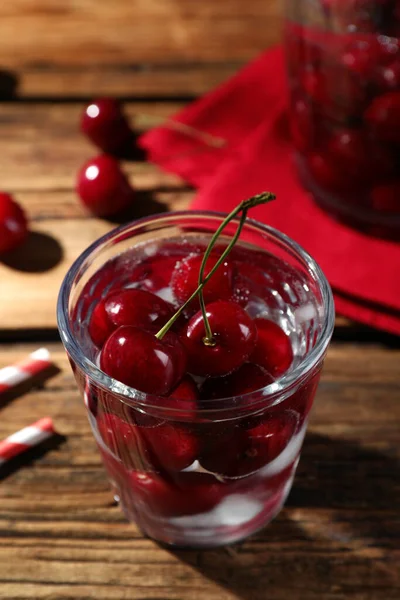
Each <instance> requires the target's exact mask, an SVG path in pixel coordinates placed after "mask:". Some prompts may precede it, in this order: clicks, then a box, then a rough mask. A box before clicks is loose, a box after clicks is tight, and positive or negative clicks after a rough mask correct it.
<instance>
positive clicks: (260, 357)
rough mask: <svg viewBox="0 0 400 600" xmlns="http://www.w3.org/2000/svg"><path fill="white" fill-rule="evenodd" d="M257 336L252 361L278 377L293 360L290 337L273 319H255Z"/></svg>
mask: <svg viewBox="0 0 400 600" xmlns="http://www.w3.org/2000/svg"><path fill="white" fill-rule="evenodd" d="M254 323H255V324H256V326H257V331H258V338H257V343H256V347H255V349H254V352H253V353H252V355H251V357H250V358H251V360H252V362H254V363H256V364H257V365H260V366H261V367H263V368H264V369H266V370H267V371H268V372H269V373H270V374H271V375H272V376H273V377H280V376H281V375H283V373H285V372H286V371H287V370H288V369H289V367H290V365H291V364H292V362H293V348H292V344H291V342H290V338H289V336H288V335H286V333H285V332H284V331H283V329H281V328H280V327H279V325H277V324H276V323H274V322H273V321H269V320H268V319H255V321H254Z"/></svg>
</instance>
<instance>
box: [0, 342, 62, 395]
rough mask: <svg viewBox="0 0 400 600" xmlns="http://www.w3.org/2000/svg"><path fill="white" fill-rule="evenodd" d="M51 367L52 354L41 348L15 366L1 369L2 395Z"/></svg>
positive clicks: (0, 383) (0, 387) (0, 389)
mask: <svg viewBox="0 0 400 600" xmlns="http://www.w3.org/2000/svg"><path fill="white" fill-rule="evenodd" d="M51 365H52V362H51V360H50V352H49V351H48V350H47V348H39V350H36V351H35V352H32V353H31V354H29V355H28V356H27V357H26V358H24V359H23V360H21V361H19V362H17V363H15V364H14V365H10V366H9V367H4V368H3V369H0V393H1V392H6V391H7V390H10V389H11V388H13V387H15V386H16V385H18V384H19V383H22V382H24V381H26V380H28V379H30V378H31V377H32V376H34V375H38V374H39V373H40V372H41V371H45V370H46V369H47V368H48V367H50V366H51Z"/></svg>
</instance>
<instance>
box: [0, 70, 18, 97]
mask: <svg viewBox="0 0 400 600" xmlns="http://www.w3.org/2000/svg"><path fill="white" fill-rule="evenodd" d="M17 88H18V78H17V76H16V75H14V73H13V72H12V71H6V70H5V69H0V99H1V100H12V99H13V98H15V96H16V94H17Z"/></svg>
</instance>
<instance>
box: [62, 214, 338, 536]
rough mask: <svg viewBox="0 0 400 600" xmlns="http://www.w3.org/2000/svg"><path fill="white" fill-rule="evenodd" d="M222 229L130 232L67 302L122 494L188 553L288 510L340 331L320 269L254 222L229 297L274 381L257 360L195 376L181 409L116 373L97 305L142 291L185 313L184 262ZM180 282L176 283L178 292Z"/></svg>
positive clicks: (93, 261) (164, 218)
mask: <svg viewBox="0 0 400 600" xmlns="http://www.w3.org/2000/svg"><path fill="white" fill-rule="evenodd" d="M223 218H224V215H220V214H218V213H206V212H181V213H170V214H168V215H159V216H155V217H151V218H148V219H142V220H140V221H137V222H135V223H132V224H130V225H127V226H124V227H121V228H118V229H116V230H114V231H113V232H111V233H109V234H108V235H106V236H104V237H103V238H101V239H100V240H98V241H97V242H96V243H95V244H93V245H92V246H91V247H90V248H88V250H86V252H84V253H83V254H82V255H81V256H80V257H79V258H78V260H77V261H76V262H75V263H74V265H73V266H72V267H71V269H70V271H69V272H68V274H67V276H66V278H65V280H64V283H63V285H62V288H61V291H60V296H59V303H58V322H59V329H60V334H61V338H62V341H63V343H64V346H65V348H66V351H67V354H68V356H69V359H70V362H71V365H72V369H73V372H74V375H75V378H76V380H77V383H78V387H79V389H80V391H81V393H82V396H83V399H84V403H85V406H86V409H87V412H88V417H89V421H90V424H91V427H92V430H93V434H94V437H95V439H96V442H97V444H98V447H99V450H100V453H101V456H102V459H103V462H104V466H105V468H106V470H107V473H108V476H109V479H110V481H111V484H112V486H113V488H114V491H115V497H116V498H117V499H118V501H119V502H120V505H121V508H122V510H123V511H124V513H125V515H126V517H127V518H128V519H129V520H130V521H134V522H135V523H136V524H137V525H138V526H139V527H140V528H141V530H142V531H143V532H144V533H145V534H146V535H148V536H150V537H152V538H154V539H156V540H158V541H161V542H164V543H167V544H171V545H176V546H184V547H210V546H218V545H222V544H227V543H232V542H234V541H237V540H240V539H242V538H244V537H246V536H248V535H250V534H252V533H253V532H255V531H256V530H258V529H259V528H261V527H263V526H264V525H266V524H267V523H268V522H269V521H270V520H271V519H272V518H273V517H274V516H275V515H276V514H277V513H278V512H279V511H280V509H281V507H282V505H283V503H284V501H285V499H286V497H287V495H288V493H289V491H290V489H291V485H292V481H293V477H294V474H295V470H296V467H297V463H298V460H299V457H300V450H301V446H302V442H303V438H304V435H305V432H306V427H307V423H308V417H309V412H310V409H311V406H312V403H313V399H314V395H315V392H316V389H317V385H318V381H319V377H320V373H321V369H322V364H323V360H324V357H325V353H326V349H327V345H328V343H329V340H330V337H331V335H332V330H333V324H334V308H333V300H332V294H331V290H330V287H329V285H328V283H327V281H326V279H325V277H324V275H323V273H322V272H321V270H320V268H319V267H318V265H317V264H316V263H315V262H314V261H313V259H312V258H311V257H310V256H309V255H307V253H306V252H304V251H303V250H302V249H301V248H300V247H299V246H298V245H297V244H296V243H294V242H293V241H291V240H290V239H289V238H287V237H286V236H285V235H283V234H281V233H279V232H277V231H276V230H274V229H272V228H270V227H267V226H265V225H262V224H260V223H257V222H255V221H252V220H248V221H247V223H246V225H245V227H244V229H243V232H242V235H241V238H240V242H239V243H238V244H237V245H236V246H235V248H234V249H233V251H232V253H231V255H230V265H231V267H230V269H229V273H228V274H225V275H224V274H223V273H222V274H220V279H221V281H222V283H221V286H222V287H221V289H224V290H225V292H224V294H225V295H227V294H228V291H227V287H226V285H225V284H226V281H227V280H229V282H230V284H231V285H232V294H233V298H232V302H233V303H234V304H236V306H237V307H238V309H237V311H238V312H239V313H240V311H242V312H243V311H245V313H246V315H245V316H246V318H248V319H251V320H252V321H253V322H254V324H255V325H256V326H257V329H258V332H259V339H260V344H261V345H260V346H259V347H258V349H257V353H255V354H254V362H257V363H259V364H263V361H264V362H266V363H267V364H268V365H269V366H270V373H269V374H268V376H267V377H266V376H265V370H264V367H263V366H259V365H257V364H253V363H252V362H251V360H250V359H249V361H248V362H246V363H245V364H243V365H241V366H240V367H239V368H237V369H236V370H235V371H234V372H233V373H231V374H230V375H228V376H227V377H220V378H216V379H213V378H212V377H207V378H202V377H199V376H196V375H193V374H189V375H185V377H184V378H183V379H182V380H181V382H180V383H179V386H178V387H177V388H176V390H175V394H176V396H175V397H174V399H173V402H172V403H171V402H167V401H166V398H165V397H161V396H159V397H157V396H154V395H151V394H145V393H143V392H140V391H139V390H136V389H133V388H130V387H128V386H126V385H124V384H123V383H121V382H119V381H117V380H115V379H112V378H111V377H109V376H108V375H107V374H106V373H104V372H103V371H102V370H101V369H100V368H99V348H98V346H97V345H96V343H95V342H96V341H97V339H98V338H97V337H96V336H94V338H95V342H94V341H93V339H92V337H91V335H90V334H89V327H88V324H89V323H90V320H91V317H92V315H93V311H94V310H95V309H96V307H97V306H98V305H99V302H100V301H101V300H102V299H103V298H105V297H107V298H109V297H110V294H111V298H115V294H114V293H113V292H114V291H116V292H118V293H119V294H120V293H121V290H129V289H140V290H147V291H150V292H152V293H154V294H156V295H158V296H159V297H160V298H162V299H163V300H164V301H167V302H171V303H173V304H175V306H178V305H179V304H178V303H177V301H176V299H174V295H173V292H172V287H171V281H173V273H174V272H175V277H176V265H177V264H182V261H183V262H184V261H185V260H187V259H188V257H190V256H193V255H194V254H195V255H196V254H198V252H199V251H203V249H204V248H205V247H206V245H207V244H208V242H209V241H210V239H211V236H212V234H213V233H214V232H215V230H216V229H217V228H218V226H219V225H220V224H221V222H222V220H223ZM237 224H238V221H237V220H236V221H233V222H231V223H230V224H229V225H228V227H227V228H226V230H225V231H224V235H223V236H222V237H221V238H220V240H219V247H224V246H226V245H227V243H228V240H229V239H230V237H231V236H232V235H233V233H234V232H235V230H236V227H237ZM216 251H217V252H218V247H217V249H216ZM225 276H226V277H228V279H226V278H225V279H224V277H225ZM181 284H182V282H181V281H180V282H179V286H178V285H177V284H176V282H175V283H173V284H172V285H175V288H176V289H177V288H179V291H178V292H177V293H178V294H182V293H183V291H182V290H183V289H184V287H185V286H184V285H181ZM185 285H186V283H185ZM216 289H217V286H216V285H215V286H214V289H212V290H211V292H213V293H216ZM117 296H118V294H117ZM212 299H213V298H212ZM224 302H227V300H226V299H225V300H224ZM193 310H195V311H196V310H197V307H194V309H193ZM226 314H228V312H227V313H226ZM235 315H236V313H235ZM189 316H190V315H184V319H185V318H188V317H189ZM180 327H182V323H180V322H179V321H178V322H177V324H176V328H177V329H176V331H177V332H178V333H179V328H180ZM272 346H273V347H274V349H276V352H272V353H270V352H269V350H270V348H271V347H272ZM288 349H289V350H290V352H289V351H288ZM288 356H289V357H290V359H289V360H288V359H287V357H288Z"/></svg>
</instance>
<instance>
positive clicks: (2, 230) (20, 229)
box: [0, 192, 28, 254]
mask: <svg viewBox="0 0 400 600" xmlns="http://www.w3.org/2000/svg"><path fill="white" fill-rule="evenodd" d="M27 235H28V226H27V221H26V217H25V213H24V211H23V210H22V208H21V207H20V205H19V204H18V203H17V202H15V200H14V199H13V198H12V196H10V194H5V193H4V192H0V254H1V253H3V252H8V251H9V250H14V248H17V246H20V245H21V244H22V243H23V242H24V241H25V239H26V237H27Z"/></svg>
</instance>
